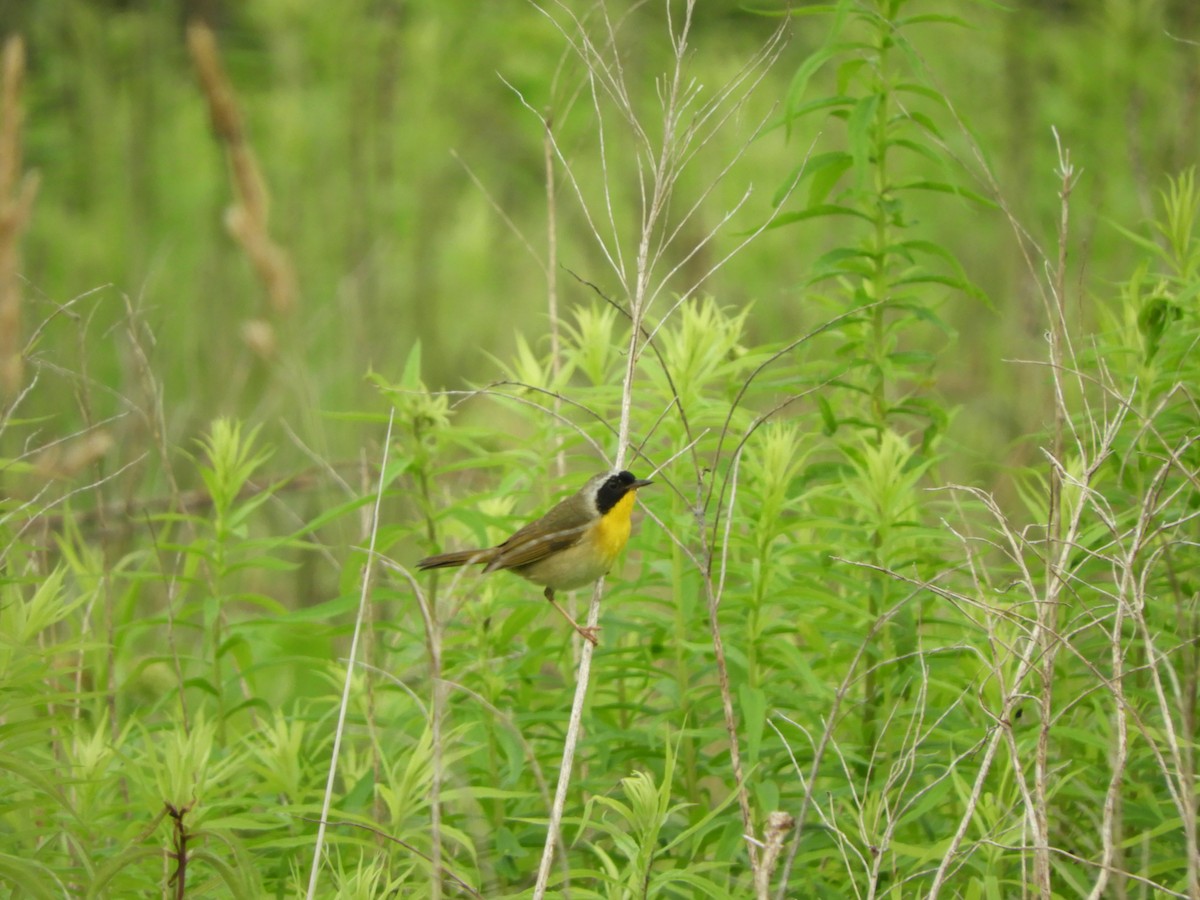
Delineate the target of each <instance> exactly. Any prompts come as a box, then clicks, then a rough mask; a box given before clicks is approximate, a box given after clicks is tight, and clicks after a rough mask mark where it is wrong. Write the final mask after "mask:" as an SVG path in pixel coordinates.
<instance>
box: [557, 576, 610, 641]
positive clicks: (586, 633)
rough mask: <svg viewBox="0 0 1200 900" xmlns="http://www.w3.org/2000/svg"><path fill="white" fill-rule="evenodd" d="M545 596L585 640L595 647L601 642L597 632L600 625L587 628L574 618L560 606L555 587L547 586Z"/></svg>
mask: <svg viewBox="0 0 1200 900" xmlns="http://www.w3.org/2000/svg"><path fill="white" fill-rule="evenodd" d="M545 597H546V599H547V600H549V601H550V605H551V606H553V607H554V608H555V609H557V610H558V611H559V612H560V613H561V614H562V617H563V618H564V619H566V620H567V621H568V622H570V623H571V627H572V628H574V629H575V630H576V631H578V632H579V633H580V634H581V635H582V636H583V638H584V640H587V641H591V644H592V646H593V647H595V646H596V645H597V644H599V643H600V639H599V637H598V636H597V634H596V632H598V631H599V630H600V627H599V626H596V627H595V628H585V627H584V626H582V625H580V624H579V623H578V622H576V621H575V620H574V619H572V618H571V614H570V613H569V612H567V611H566V610H565V609H563V608H562V607H561V606H559V605H558V602H557V601H556V600H555V599H554V588H546V593H545Z"/></svg>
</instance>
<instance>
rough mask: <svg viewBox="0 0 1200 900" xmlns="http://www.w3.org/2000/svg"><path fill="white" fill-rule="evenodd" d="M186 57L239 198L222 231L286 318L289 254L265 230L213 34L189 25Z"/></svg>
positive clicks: (264, 203)
mask: <svg viewBox="0 0 1200 900" xmlns="http://www.w3.org/2000/svg"><path fill="white" fill-rule="evenodd" d="M187 45H188V52H189V53H190V54H191V56H192V63H193V64H194V65H195V67H196V74H197V75H198V76H199V78H200V87H201V89H202V90H203V91H204V96H205V98H206V99H207V100H208V112H209V116H210V118H211V119H212V127H213V131H214V132H216V135H217V138H218V139H219V140H220V141H221V142H222V143H224V145H225V152H226V156H227V157H228V159H229V170H230V177H231V179H232V181H233V189H234V193H235V194H236V196H237V199H236V201H235V202H234V204H233V205H232V206H230V207H229V209H227V210H226V211H225V227H226V229H227V230H228V231H229V233H230V235H231V236H232V237H233V239H234V240H235V241H237V242H238V244H239V245H241V247H242V249H243V250H244V251H245V253H246V256H247V257H249V259H250V262H251V264H252V265H253V266H254V270H255V272H257V273H258V277H259V280H260V281H261V282H262V284H263V287H264V289H265V290H266V292H267V300H268V302H269V304H270V308H271V311H272V312H274V313H276V314H282V313H287V312H290V311H291V310H292V308H293V307H294V306H295V305H296V292H297V289H296V274H295V270H294V269H293V267H292V262H291V259H290V258H289V256H288V254H287V252H286V251H285V250H284V249H283V248H282V247H281V246H280V245H279V244H278V243H276V242H275V241H274V240H273V239H272V238H271V234H270V231H269V230H268V227H267V224H268V215H269V213H270V195H269V194H268V193H267V185H266V182H265V181H264V180H263V177H262V172H261V171H260V170H259V166H258V160H257V158H256V157H255V155H254V150H253V149H252V148H251V146H250V142H249V141H248V140H247V138H246V130H245V127H244V125H243V124H242V116H241V113H240V112H239V111H238V107H237V99H236V97H235V96H234V92H233V86H232V85H231V84H230V82H229V78H228V76H227V75H226V74H225V69H224V67H223V66H222V65H221V55H220V53H219V51H218V49H217V39H216V36H215V35H214V34H213V32H212V29H211V28H209V27H208V25H206V24H204V23H203V22H200V21H193V22H191V23H190V24H189V25H188V29H187Z"/></svg>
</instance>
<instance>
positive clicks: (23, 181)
mask: <svg viewBox="0 0 1200 900" xmlns="http://www.w3.org/2000/svg"><path fill="white" fill-rule="evenodd" d="M0 70H2V71H0V397H2V398H3V399H4V400H8V401H11V400H13V399H14V398H15V397H16V396H17V395H18V394H19V393H20V390H21V382H22V380H23V379H24V370H25V369H24V354H23V353H22V347H21V276H20V268H21V254H20V245H21V235H22V233H23V232H24V231H25V227H26V226H27V225H28V224H29V216H30V214H31V212H32V210H33V201H34V198H35V197H36V196H37V188H38V177H37V174H36V173H34V172H30V173H27V174H26V175H24V176H22V175H21V157H22V153H21V126H22V123H23V121H24V117H25V110H24V107H23V106H22V105H21V83H22V81H23V80H24V77H25V44H24V42H23V41H22V40H21V37H20V36H19V35H13V36H12V37H10V38H9V39H8V40H7V41H5V43H4V51H3V56H2V57H0Z"/></svg>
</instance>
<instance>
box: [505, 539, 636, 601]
mask: <svg viewBox="0 0 1200 900" xmlns="http://www.w3.org/2000/svg"><path fill="white" fill-rule="evenodd" d="M603 549H604V548H601V547H597V546H595V545H593V546H591V547H588V546H586V544H585V542H583V541H581V542H580V543H578V544H576V545H575V546H574V547H568V548H567V549H566V550H560V551H559V552H558V553H554V554H552V555H551V556H549V557H547V558H546V559H539V560H538V561H537V562H534V563H530V564H529V565H527V566H521V567H520V568H519V569H513V570H512V571H514V572H516V573H517V574H518V575H520V576H521V577H522V578H527V579H529V580H530V581H532V582H533V583H534V584H540V585H541V586H542V587H548V588H553V589H554V590H556V591H571V590H574V589H575V588H580V587H583V586H584V585H588V584H591V583H592V582H593V581H595V580H596V579H597V578H599V577H600V576H601V575H606V574H608V570H609V569H610V568H612V564H613V559H615V558H616V554H615V553H614V554H612V555H611V556H610V555H608V554H606V553H604V552H602V551H603Z"/></svg>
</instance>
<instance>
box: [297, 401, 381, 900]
mask: <svg viewBox="0 0 1200 900" xmlns="http://www.w3.org/2000/svg"><path fill="white" fill-rule="evenodd" d="M395 418H396V410H395V409H394V408H393V409H392V410H391V411H390V412H389V413H388V427H387V434H386V435H385V436H384V439H383V458H382V459H381V460H380V463H379V487H378V490H377V492H376V494H375V509H374V512H373V514H372V516H371V534H370V540H369V542H368V545H367V560H366V562H365V563H364V564H363V574H362V589H361V591H360V593H359V597H358V614H357V615H356V616H355V618H354V635H353V636H352V637H351V638H350V656H349V658H348V659H347V661H346V681H345V683H344V684H343V686H342V702H341V705H340V706H339V707H338V720H337V728H336V729H335V730H334V733H333V750H332V752H331V753H330V757H329V776H328V778H326V780H325V796H324V798H323V799H322V801H321V821H320V822H319V823H318V824H317V839H316V841H315V842H314V843H313V861H312V869H311V870H310V871H309V876H308V892H307V894H306V895H305V896H306V897H307V898H308V900H313V898H314V897H316V896H317V882H318V881H319V880H320V875H321V854H322V852H323V851H324V848H325V824H326V822H327V821H328V819H329V808H330V805H331V804H332V801H333V785H334V782H335V781H336V779H337V763H338V752H339V751H340V750H341V747H342V734H343V733H344V732H345V730H346V713H347V710H348V709H349V708H350V686H351V684H353V682H354V668H355V665H356V664H357V662H358V640H359V636H360V634H361V632H362V627H363V622H364V621H365V619H366V612H365V607H366V605H367V595H368V593H369V591H370V587H371V572H372V570H373V569H374V565H375V539H376V537H377V535H378V533H379V508H380V506H381V505H382V504H383V489H384V485H385V483H386V476H387V463H388V450H389V449H390V448H391V446H392V423H393V422H394V421H395Z"/></svg>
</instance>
